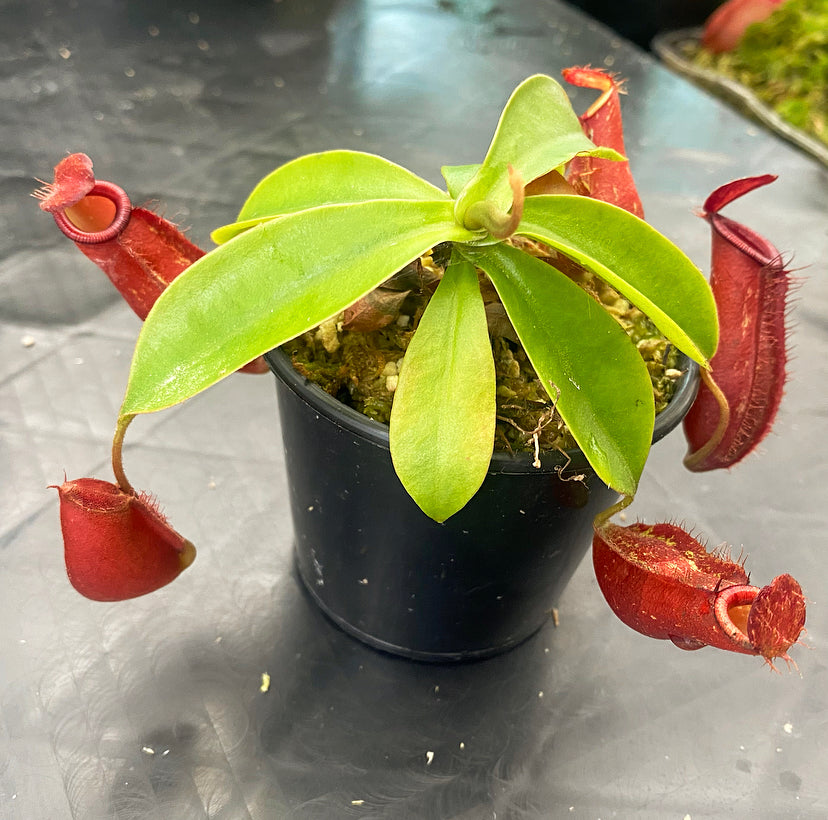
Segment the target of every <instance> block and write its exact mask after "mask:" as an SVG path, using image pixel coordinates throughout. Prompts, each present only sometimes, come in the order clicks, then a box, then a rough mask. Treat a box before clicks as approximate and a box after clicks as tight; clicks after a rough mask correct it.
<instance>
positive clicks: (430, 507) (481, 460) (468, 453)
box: [390, 261, 495, 521]
mask: <svg viewBox="0 0 828 820" xmlns="http://www.w3.org/2000/svg"><path fill="white" fill-rule="evenodd" d="M494 431H495V371H494V361H493V359H492V349H491V344H490V342H489V333H488V329H487V325H486V311H485V309H484V307H483V299H482V297H481V295H480V286H479V284H478V281H477V272H476V271H475V269H474V267H473V266H472V265H470V264H469V263H468V262H465V261H459V262H457V263H453V264H451V265H449V267H448V268H447V269H446V272H445V274H444V276H443V279H442V280H441V282H440V285H439V286H438V288H437V290H436V292H435V293H434V296H433V297H432V298H431V300H430V301H429V303H428V306H427V307H426V310H425V312H424V313H423V316H422V319H421V320H420V324H419V326H418V327H417V332H416V333H415V334H414V336H413V337H412V339H411V343H410V344H409V346H408V349H407V351H406V353H405V358H404V359H403V365H402V370H401V372H400V377H399V383H398V385H397V391H396V393H395V395H394V404H393V406H392V408H391V425H390V439H391V457H392V459H393V461H394V469H395V470H396V472H397V475H398V476H399V478H400V481H401V482H402V483H403V486H404V487H405V489H406V490H407V491H408V493H409V494H410V495H411V497H412V498H413V499H414V501H415V502H416V503H417V505H418V506H419V507H420V509H422V510H423V512H425V513H426V515H429V516H431V518H433V519H435V520H436V521H445V520H446V519H447V518H448V517H449V516H451V515H454V513H456V512H457V511H458V510H460V509H462V508H463V507H464V506H465V505H466V503H467V502H468V501H469V499H470V498H471V497H472V496H473V495H474V494H475V493H476V492H477V490H478V488H479V487H480V485H481V484H482V483H483V479H484V478H485V477H486V472H487V470H488V467H489V462H490V461H491V458H492V449H493V446H494Z"/></svg>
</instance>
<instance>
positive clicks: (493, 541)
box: [267, 350, 694, 661]
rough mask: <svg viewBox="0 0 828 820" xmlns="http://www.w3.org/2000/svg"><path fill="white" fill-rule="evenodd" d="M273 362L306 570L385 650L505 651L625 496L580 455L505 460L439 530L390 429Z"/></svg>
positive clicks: (528, 628)
mask: <svg viewBox="0 0 828 820" xmlns="http://www.w3.org/2000/svg"><path fill="white" fill-rule="evenodd" d="M267 359H268V362H269V363H270V365H271V368H272V369H273V371H274V373H275V375H276V386H277V399H278V404H279V414H280V418H281V424H282V437H283V444H284V449H285V458H286V466H287V476H288V484H289V494H290V504H291V514H292V518H293V525H294V533H295V552H296V562H297V566H298V569H299V573H300V576H301V578H302V580H303V582H304V584H305V586H306V587H307V589H308V591H309V592H310V594H311V595H312V596H313V598H314V599H315V600H316V602H317V603H318V604H319V606H320V607H321V608H322V609H323V611H324V612H325V613H326V614H327V615H328V616H329V617H330V618H332V619H333V620H334V622H335V623H337V624H338V625H339V626H340V627H342V628H344V629H345V630H346V631H348V632H350V633H351V634H353V635H355V636H356V637H358V638H360V639H361V640H363V641H365V642H367V643H369V644H371V645H373V646H375V647H377V648H380V649H384V650H386V651H389V652H393V653H395V654H398V655H404V656H407V657H412V658H417V659H422V660H436V661H440V660H464V659H472V658H478V657H486V656H489V655H493V654H497V653H498V652H502V651H505V650H506V649H509V648H511V647H512V646H515V645H516V644H518V643H520V642H522V641H523V640H525V639H526V638H528V637H529V636H530V635H532V634H533V633H534V632H536V631H537V630H538V629H539V628H540V627H541V626H542V625H543V624H544V623H545V621H546V620H547V619H548V617H549V615H550V613H551V610H552V607H554V606H555V604H556V602H557V600H558V598H559V596H560V594H561V592H562V591H563V589H564V587H565V586H566V584H567V582H568V581H569V579H570V578H571V576H572V574H573V573H574V572H575V569H576V568H577V566H578V564H579V563H580V561H581V560H582V558H583V557H584V554H585V553H586V550H587V549H588V547H589V545H590V543H591V541H592V521H593V519H594V517H595V515H597V514H598V513H599V512H601V511H602V510H605V509H606V508H607V507H609V506H610V505H611V504H613V503H614V502H615V501H616V500H617V498H618V495H617V493H615V491H613V490H610V489H609V488H608V487H607V486H606V485H604V484H603V482H601V481H600V479H598V478H597V476H596V475H595V473H594V472H593V471H592V470H591V469H590V468H589V465H588V464H587V462H586V460H585V458H584V457H583V455H582V454H581V453H580V452H578V451H573V452H572V453H570V454H569V456H568V457H564V456H561V455H560V454H557V453H552V454H545V455H544V456H543V457H542V459H541V467H540V469H538V468H536V467H534V466H533V464H532V462H533V458H532V457H531V456H529V455H527V454H519V455H517V456H509V455H507V454H504V453H496V454H495V455H494V456H493V458H492V463H491V466H490V471H489V473H488V475H487V476H486V479H485V480H484V482H483V484H482V486H481V488H480V490H479V491H478V492H477V494H476V495H475V496H474V497H473V498H472V500H471V501H470V502H469V503H468V504H467V505H466V507H464V508H463V509H462V510H460V511H459V512H458V513H456V514H455V515H454V516H452V517H451V518H449V519H448V520H447V521H445V522H443V523H441V524H438V523H437V522H435V521H433V520H432V519H430V518H429V517H428V516H426V515H425V514H424V513H423V512H422V511H421V510H420V509H419V507H417V505H416V504H415V503H414V501H413V500H412V499H411V497H410V496H409V495H408V493H407V492H406V491H405V489H404V488H403V486H402V484H401V483H400V481H399V479H398V478H397V475H396V473H395V472H394V468H393V464H392V462H391V456H390V452H389V448H388V433H387V427H385V426H384V425H381V424H378V423H377V422H373V421H372V420H370V419H368V418H366V417H365V416H363V415H362V414H360V413H358V412H357V411H355V410H353V409H352V408H349V407H346V406H345V405H342V404H341V403H340V402H338V401H337V400H336V399H334V398H333V397H331V396H329V395H328V394H327V393H325V392H324V391H323V390H321V389H320V388H319V387H317V386H316V385H314V384H311V383H310V382H308V381H307V380H305V379H304V378H303V377H302V376H300V375H299V374H298V373H297V372H296V371H295V370H294V369H293V367H292V365H291V364H290V360H289V359H288V357H287V356H286V355H285V354H284V353H282V351H278V350H277V351H271V353H269V354H267ZM693 395H694V393H693ZM692 398H693V396H690V398H689V402H687V401H686V400H684V399H683V400H682V402H681V403H686V404H687V406H688V407H689V404H690V403H692ZM685 399H686V397H685ZM669 410H670V408H668V411H669ZM676 410H678V408H676ZM665 412H667V411H665ZM685 412H686V410H685ZM663 415H664V414H661V416H663ZM681 415H682V416H683V413H681ZM661 416H660V417H659V418H661ZM677 423H678V422H677V421H675V422H673V421H672V420H671V419H670V418H668V419H667V424H664V423H662V424H661V425H660V426H661V427H662V428H666V427H669V426H670V425H672V426H675V424H677ZM664 432H665V430H664V429H661V430H659V429H658V428H657V435H658V437H661V435H664ZM654 438H655V437H654Z"/></svg>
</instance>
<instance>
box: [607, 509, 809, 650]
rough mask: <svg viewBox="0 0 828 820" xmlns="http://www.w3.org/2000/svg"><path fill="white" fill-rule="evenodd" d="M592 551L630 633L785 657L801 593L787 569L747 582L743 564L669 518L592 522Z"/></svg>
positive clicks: (801, 606)
mask: <svg viewBox="0 0 828 820" xmlns="http://www.w3.org/2000/svg"><path fill="white" fill-rule="evenodd" d="M592 558H593V565H594V567H595V575H596V578H597V579H598V584H599V586H600V587H601V591H602V592H603V593H604V597H605V598H606V600H607V603H608V604H609V605H610V607H611V608H612V610H613V612H615V614H616V615H617V616H618V617H619V618H620V619H621V620H622V621H623V622H624V623H625V624H626V625H627V626H629V627H631V628H632V629H634V630H635V631H636V632H640V633H641V634H643V635H647V636H649V637H651V638H660V639H669V640H671V641H673V643H675V644H676V646H679V647H680V648H682V649H700V648H701V647H702V646H715V647H718V648H719V649H726V650H729V651H731V652H741V653H744V654H748V655H761V656H762V657H763V658H765V660H767V661H768V662H769V663H770V664H771V666H772V665H773V663H772V662H773V659H774V658H782V659H783V660H784V661H790V658H789V657H788V654H787V652H788V650H789V649H790V648H791V646H793V644H795V643H796V642H797V641H798V639H799V636H800V634H801V632H802V629H803V627H804V626H805V599H804V597H803V595H802V590H801V589H800V587H799V584H798V583H797V582H796V581H795V580H794V579H793V578H792V577H791V576H790V575H780V576H778V577H777V578H775V579H774V580H773V581H772V582H771V583H770V584H768V586H766V587H763V588H761V589H760V588H759V587H755V586H751V585H750V584H749V583H748V576H747V574H746V573H745V570H744V567H743V566H742V564H740V563H737V562H734V561H732V560H731V559H730V557H729V556H727V555H726V554H724V553H722V552H721V551H717V552H708V551H707V549H706V548H705V547H704V545H702V544H701V543H700V542H699V541H698V540H697V539H696V538H694V537H693V536H691V535H690V534H689V533H687V532H685V531H684V530H683V529H681V528H680V527H678V526H676V525H675V524H654V525H648V524H640V523H639V524H632V525H630V526H627V527H622V526H618V525H616V524H611V523H608V522H606V521H604V522H602V523H597V524H596V526H595V535H594V537H593V542H592Z"/></svg>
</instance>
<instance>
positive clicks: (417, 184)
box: [212, 151, 448, 244]
mask: <svg viewBox="0 0 828 820" xmlns="http://www.w3.org/2000/svg"><path fill="white" fill-rule="evenodd" d="M447 198H448V197H447V195H446V193H445V191H441V190H440V189H439V188H437V187H436V186H434V185H432V184H431V183H430V182H426V180H424V179H421V178H420V177H418V176H417V175H416V174H412V173H411V171H408V170H406V169H405V168H402V167H401V166H399V165H395V164H394V163H393V162H389V161H388V160H387V159H384V158H383V157H378V156H375V155H374V154H366V153H363V152H361V151H324V152H322V153H318V154H308V155H306V156H303V157H299V158H298V159H295V160H293V161H292V162H288V163H286V164H285V165H282V166H281V167H279V168H277V169H276V170H275V171H273V172H272V173H270V174H268V175H267V176H266V177H265V178H264V179H263V180H261V182H259V184H258V185H256V187H255V188H254V189H253V191H252V192H251V194H250V196H249V197H248V198H247V201H246V202H245V203H244V205H243V206H242V209H241V211H240V212H239V217H238V220H237V221H236V222H234V223H233V224H231V225H225V226H224V227H221V228H217V229H216V230H215V231H213V233H212V239H213V241H214V242H215V243H217V244H221V243H223V242H226V241H227V240H228V239H232V238H233V237H234V236H236V234H239V233H242V232H243V231H246V230H248V229H249V228H252V227H254V226H255V225H258V224H259V223H260V222H263V221H266V220H269V219H273V218H274V217H277V216H282V215H284V214H288V213H295V212H296V211H304V210H305V209H307V208H315V207H318V206H319V205H337V204H343V203H346V202H365V201H367V200H371V199H413V200H417V201H432V200H439V199H447Z"/></svg>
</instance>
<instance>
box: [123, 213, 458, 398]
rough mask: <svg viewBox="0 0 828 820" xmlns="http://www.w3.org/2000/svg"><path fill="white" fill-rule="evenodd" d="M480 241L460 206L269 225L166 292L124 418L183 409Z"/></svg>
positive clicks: (136, 364) (293, 218)
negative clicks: (446, 246)
mask: <svg viewBox="0 0 828 820" xmlns="http://www.w3.org/2000/svg"><path fill="white" fill-rule="evenodd" d="M473 237H474V234H472V233H470V232H469V231H466V230H464V229H463V228H460V227H459V226H458V225H457V223H456V222H455V221H454V218H453V213H452V202H451V201H450V200H445V201H441V202H400V201H394V200H381V201H376V202H361V203H357V204H352V205H326V206H323V207H321V208H312V209H309V210H306V211H300V212H299V213H296V214H290V215H288V216H285V217H283V218H281V219H278V220H273V221H271V222H265V223H263V224H262V225H259V226H258V227H256V228H252V229H251V230H249V231H247V232H246V233H243V234H241V235H240V236H238V237H236V238H235V239H233V240H231V241H230V242H228V243H226V244H225V245H222V246H220V247H219V248H216V249H215V250H214V251H212V252H211V253H209V254H207V255H206V256H204V257H202V258H201V259H199V260H198V261H197V262H195V263H194V264H193V265H191V266H190V267H189V268H187V270H186V271H185V272H184V273H182V274H181V275H180V276H179V277H177V278H176V279H175V280H174V281H173V282H172V284H171V285H170V286H169V287H168V288H167V289H166V290H165V291H164V293H163V294H162V295H161V297H160V298H159V299H158V301H157V302H156V303H155V305H154V307H153V309H152V310H151V311H150V313H149V316H147V319H146V321H145V322H144V326H143V328H142V330H141V333H140V335H139V337H138V343H137V345H136V348H135V353H134V355H133V362H132V370H131V371H130V376H129V383H128V385H127V393H126V397H125V398H124V402H123V406H122V408H121V412H122V414H130V413H131V414H135V413H148V412H153V411H155V410H160V409H162V408H164V407H169V406H170V405H173V404H176V403H178V402H180V401H184V400H185V399H187V398H189V397H190V396H193V395H195V394H196V393H198V392H199V391H201V390H204V389H205V388H206V387H209V386H210V385H211V384H214V383H215V382H217V381H218V380H219V379H221V378H223V377H224V376H226V375H227V374H229V373H232V372H233V371H234V370H237V369H238V368H239V367H241V366H242V365H244V364H245V363H246V362H249V361H251V360H252V359H255V358H256V357H257V356H259V355H261V354H262V353H264V352H266V351H267V350H270V349H271V348H274V347H277V346H278V345H280V344H282V343H283V342H285V341H287V340H288V339H292V338H293V337H295V336H298V335H299V334H300V333H303V332H304V331H306V330H309V329H310V328H312V327H315V326H316V325H318V324H319V323H320V322H322V321H324V320H325V319H328V318H330V317H331V316H335V315H336V314H337V313H339V311H341V310H343V309H344V308H345V307H347V306H348V305H350V304H353V303H354V302H355V301H357V299H359V298H361V297H362V296H364V295H365V294H366V293H368V292H369V291H370V290H373V289H374V288H375V287H376V286H377V285H379V284H380V283H381V282H383V281H384V280H385V279H387V278H388V277H390V276H392V275H393V274H394V273H396V271H398V270H399V269H400V268H403V267H404V266H405V265H407V264H408V263H409V262H411V261H412V260H413V259H416V258H417V257H418V256H420V255H421V254H422V253H424V252H425V251H427V250H428V249H429V248H431V247H433V246H434V245H436V244H438V243H439V242H445V241H450V240H458V241H469V240H470V239H472V238H473Z"/></svg>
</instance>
